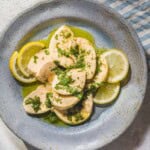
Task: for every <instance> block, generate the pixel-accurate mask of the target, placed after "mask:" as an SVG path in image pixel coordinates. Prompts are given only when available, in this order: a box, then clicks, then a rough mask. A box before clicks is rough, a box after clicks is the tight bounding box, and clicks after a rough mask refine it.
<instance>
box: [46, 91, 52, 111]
mask: <svg viewBox="0 0 150 150" xmlns="http://www.w3.org/2000/svg"><path fill="white" fill-rule="evenodd" d="M52 97H53V94H52V93H47V94H46V101H45V105H46V107H48V108H50V107H51V106H52V104H51V98H52Z"/></svg>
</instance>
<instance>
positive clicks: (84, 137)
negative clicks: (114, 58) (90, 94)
mask: <svg viewBox="0 0 150 150" xmlns="http://www.w3.org/2000/svg"><path fill="white" fill-rule="evenodd" d="M62 24H70V25H74V26H79V27H81V28H83V29H86V30H88V31H89V32H91V33H92V34H93V36H94V38H95V40H96V44H97V45H98V46H104V47H116V48H118V49H122V50H123V51H124V52H125V53H126V54H127V56H128V58H129V62H130V66H131V70H132V73H131V79H130V81H129V83H128V84H127V85H126V86H124V87H123V88H122V90H121V93H120V95H119V98H118V100H117V101H116V102H115V103H114V104H113V105H112V106H110V107H107V108H105V109H104V108H100V107H97V108H96V109H95V111H94V114H93V116H92V118H91V119H90V120H89V121H88V122H86V123H85V124H83V125H80V126H75V127H69V128H63V127H55V126H53V125H49V124H46V123H44V122H42V121H40V120H39V119H37V118H33V117H30V116H28V115H26V113H25V112H24V110H23V107H22V97H21V89H20V86H19V84H18V83H17V82H16V81H15V80H14V79H13V77H12V76H11V74H10V72H9V68H8V61H9V57H10V55H11V53H12V52H13V50H15V49H18V48H20V47H21V46H22V45H23V44H24V43H25V42H27V40H28V39H30V40H37V39H40V38H43V37H45V36H47V34H48V32H49V31H50V30H52V29H53V28H56V27H58V26H60V25H62ZM0 66H1V67H0V115H1V117H2V119H3V120H4V122H5V123H6V125H7V126H8V127H9V128H10V129H11V130H12V131H13V132H14V133H15V134H16V135H17V136H18V137H20V138H21V139H23V140H24V141H26V142H28V143H29V144H31V145H33V146H35V147H38V148H40V149H53V150H55V149H58V150H79V149H85V150H87V149H95V148H99V147H102V146H104V145H106V144H107V143H109V142H111V141H112V140H114V139H115V138H117V137H118V136H119V135H120V134H121V133H122V132H123V131H125V129H126V128H127V127H128V126H129V125H130V124H131V122H132V121H133V119H134V117H135V115H136V113H137V111H138V110H139V108H140V106H141V103H142V101H143V98H144V94H145V89H146V83H147V66H146V60H145V55H144V52H143V49H142V47H141V45H140V43H139V41H138V38H137V35H136V34H135V32H134V31H133V29H132V28H131V27H130V26H129V25H128V23H126V22H125V21H124V19H122V18H121V17H120V15H118V14H116V13H115V12H113V11H112V10H111V9H110V8H107V7H106V6H104V5H102V4H100V3H98V2H97V1H91V2H90V1H88V0H86V1H85V0H82V1H81V0H59V1H58V0H54V1H51V2H45V3H43V4H40V5H38V6H36V7H34V8H31V9H29V10H28V11H27V12H25V13H23V14H22V15H21V16H20V17H18V18H17V19H16V20H15V21H14V22H13V23H12V24H11V26H10V27H9V28H8V30H7V31H6V32H5V34H4V36H3V38H2V39H1V41H0Z"/></svg>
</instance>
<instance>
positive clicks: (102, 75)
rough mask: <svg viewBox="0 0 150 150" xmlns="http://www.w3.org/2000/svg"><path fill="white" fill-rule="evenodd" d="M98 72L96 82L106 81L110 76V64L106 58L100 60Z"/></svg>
mask: <svg viewBox="0 0 150 150" xmlns="http://www.w3.org/2000/svg"><path fill="white" fill-rule="evenodd" d="M97 67H98V68H97V69H98V71H97V74H96V75H95V77H94V82H96V83H101V82H104V81H106V79H107V75H108V64H107V61H106V60H105V59H104V58H101V57H100V58H99V59H98V66H97Z"/></svg>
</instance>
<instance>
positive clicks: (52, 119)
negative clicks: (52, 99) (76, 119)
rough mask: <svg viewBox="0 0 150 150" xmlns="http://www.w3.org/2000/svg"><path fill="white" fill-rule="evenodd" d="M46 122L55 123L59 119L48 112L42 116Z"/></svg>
mask: <svg viewBox="0 0 150 150" xmlns="http://www.w3.org/2000/svg"><path fill="white" fill-rule="evenodd" d="M43 119H44V120H45V121H46V122H50V123H56V122H57V121H58V120H59V119H58V118H57V116H56V115H55V113H53V112H50V113H49V114H48V115H46V116H45V117H44V118H43Z"/></svg>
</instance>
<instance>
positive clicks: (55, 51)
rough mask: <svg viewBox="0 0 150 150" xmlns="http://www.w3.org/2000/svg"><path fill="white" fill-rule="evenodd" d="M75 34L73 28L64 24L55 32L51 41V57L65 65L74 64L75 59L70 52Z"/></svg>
mask: <svg viewBox="0 0 150 150" xmlns="http://www.w3.org/2000/svg"><path fill="white" fill-rule="evenodd" d="M73 36H74V35H73V32H72V31H71V29H70V28H69V27H67V26H65V25H64V26H61V27H60V28H59V29H58V30H57V31H56V32H55V33H54V35H53V37H52V38H51V41H50V45H49V50H50V52H51V58H52V59H53V61H57V62H59V65H61V66H63V67H70V66H72V65H73V64H74V60H73V59H72V58H71V55H70V53H69V52H70V49H71V47H72V45H73V44H72V43H74V41H73Z"/></svg>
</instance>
